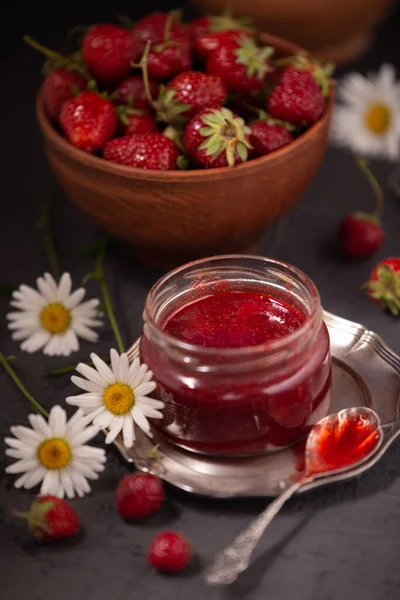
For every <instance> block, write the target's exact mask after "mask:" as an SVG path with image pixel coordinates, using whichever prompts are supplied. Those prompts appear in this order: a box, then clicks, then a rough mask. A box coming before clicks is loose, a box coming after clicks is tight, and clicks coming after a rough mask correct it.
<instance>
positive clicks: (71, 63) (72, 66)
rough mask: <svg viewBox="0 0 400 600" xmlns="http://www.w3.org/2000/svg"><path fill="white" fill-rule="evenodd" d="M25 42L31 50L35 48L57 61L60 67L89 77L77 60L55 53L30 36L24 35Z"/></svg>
mask: <svg viewBox="0 0 400 600" xmlns="http://www.w3.org/2000/svg"><path fill="white" fill-rule="evenodd" d="M24 42H26V43H27V44H28V46H30V47H31V48H34V49H35V50H37V51H38V52H40V53H41V54H44V55H45V56H47V58H50V60H54V61H57V63H58V64H59V65H60V66H63V67H65V68H67V69H69V70H71V71H75V72H76V73H80V74H81V75H83V76H84V77H87V71H86V69H85V67H84V66H82V65H80V64H79V63H77V62H76V61H75V60H72V59H71V58H69V57H68V56H62V54H60V53H59V52H55V51H54V50H51V49H50V48H46V46H43V44H39V42H37V41H36V40H34V39H33V38H32V37H31V36H30V35H24Z"/></svg>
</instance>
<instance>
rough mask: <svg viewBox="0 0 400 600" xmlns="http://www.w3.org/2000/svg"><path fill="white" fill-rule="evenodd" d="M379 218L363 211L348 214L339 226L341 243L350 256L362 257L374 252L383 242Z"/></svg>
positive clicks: (343, 249) (346, 253)
mask: <svg viewBox="0 0 400 600" xmlns="http://www.w3.org/2000/svg"><path fill="white" fill-rule="evenodd" d="M383 238H384V235H383V229H382V225H381V222H380V221H379V219H377V218H376V217H374V216H372V215H368V214H367V213H363V212H354V213H350V214H349V215H347V216H346V217H345V218H344V219H343V221H342V222H341V224H340V227H339V243H340V247H341V249H342V251H343V252H344V253H345V255H346V256H348V257H349V258H354V259H362V258H367V257H368V256H371V255H372V254H374V253H375V252H376V251H377V250H378V248H380V246H381V245H382V243H383Z"/></svg>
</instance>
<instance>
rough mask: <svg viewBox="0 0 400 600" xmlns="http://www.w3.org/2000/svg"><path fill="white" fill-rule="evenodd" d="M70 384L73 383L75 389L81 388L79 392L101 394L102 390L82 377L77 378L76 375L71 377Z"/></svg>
mask: <svg viewBox="0 0 400 600" xmlns="http://www.w3.org/2000/svg"><path fill="white" fill-rule="evenodd" d="M71 381H72V383H74V384H75V385H76V386H77V387H79V388H81V390H86V391H87V392H97V393H102V392H103V390H104V388H103V387H102V386H100V385H99V384H97V383H94V382H93V381H88V380H87V379H83V378H82V377H77V376H76V375H72V377H71Z"/></svg>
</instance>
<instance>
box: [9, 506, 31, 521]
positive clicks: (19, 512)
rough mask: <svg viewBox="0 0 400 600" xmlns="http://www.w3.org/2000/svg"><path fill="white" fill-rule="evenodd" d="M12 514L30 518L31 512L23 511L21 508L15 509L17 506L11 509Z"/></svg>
mask: <svg viewBox="0 0 400 600" xmlns="http://www.w3.org/2000/svg"><path fill="white" fill-rule="evenodd" d="M11 514H12V515H13V517H17V518H18V519H28V517H29V513H27V512H21V511H20V510H15V508H12V509H11Z"/></svg>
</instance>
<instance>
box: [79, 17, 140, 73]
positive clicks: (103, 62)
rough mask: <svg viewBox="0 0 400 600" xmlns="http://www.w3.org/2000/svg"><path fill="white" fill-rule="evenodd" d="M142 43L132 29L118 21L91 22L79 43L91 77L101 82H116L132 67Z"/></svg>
mask: <svg viewBox="0 0 400 600" xmlns="http://www.w3.org/2000/svg"><path fill="white" fill-rule="evenodd" d="M141 50H142V48H141V45H140V44H139V43H138V42H137V40H136V39H135V38H134V36H133V34H132V32H131V31H128V30H127V29H125V28H123V27H118V26H117V25H108V24H104V25H93V27H91V28H90V29H89V30H88V32H87V33H86V35H85V37H84V38H83V44H82V55H83V58H84V60H85V62H86V64H87V66H88V67H89V69H90V72H91V73H92V75H93V77H94V78H95V79H97V80H99V81H101V82H102V83H105V84H108V83H115V82H117V81H119V80H120V79H122V78H123V77H126V76H127V75H128V74H129V73H130V72H131V70H132V67H131V63H132V61H135V60H137V59H138V58H139V56H140V54H141Z"/></svg>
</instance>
